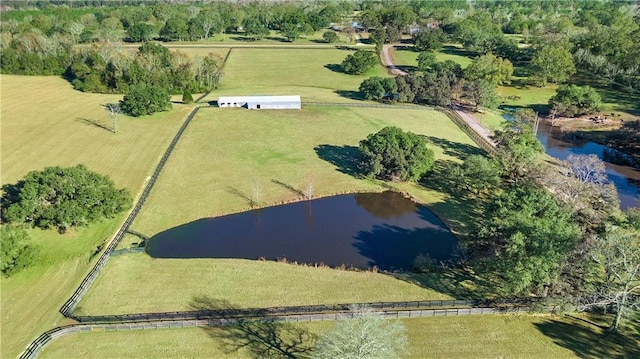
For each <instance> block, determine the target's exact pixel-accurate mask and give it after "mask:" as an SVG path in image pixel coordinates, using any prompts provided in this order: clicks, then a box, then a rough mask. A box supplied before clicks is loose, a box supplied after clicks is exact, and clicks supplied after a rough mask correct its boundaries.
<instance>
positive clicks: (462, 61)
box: [391, 45, 473, 70]
mask: <svg viewBox="0 0 640 359" xmlns="http://www.w3.org/2000/svg"><path fill="white" fill-rule="evenodd" d="M457 50H458V48H457V47H454V46H446V47H445V48H444V49H443V50H441V51H436V52H435V55H436V60H437V61H439V62H442V61H446V60H452V61H454V62H456V63H457V64H459V65H460V66H462V68H465V67H467V65H469V64H470V63H471V61H472V60H473V59H471V58H469V57H466V56H463V54H462V52H459V51H457ZM419 54H420V52H419V51H414V50H413V47H412V46H402V45H400V46H394V47H393V49H392V50H391V57H392V58H393V63H394V64H395V65H397V66H398V67H399V68H401V69H403V68H404V69H407V70H415V69H417V67H418V60H417V59H418V55H419Z"/></svg>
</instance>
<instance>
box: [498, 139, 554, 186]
mask: <svg viewBox="0 0 640 359" xmlns="http://www.w3.org/2000/svg"><path fill="white" fill-rule="evenodd" d="M494 140H495V141H496V151H495V152H494V153H493V158H494V159H495V161H496V164H497V165H498V169H499V170H500V175H501V176H502V177H503V178H505V179H507V180H508V181H510V182H518V181H520V180H523V179H526V178H527V177H528V176H529V174H530V173H531V172H532V171H533V169H534V168H535V165H536V162H537V159H538V156H539V155H540V154H541V153H543V152H544V147H543V146H542V144H541V143H540V141H538V139H537V138H536V136H535V134H534V133H533V130H531V129H527V128H513V127H507V128H506V129H503V130H499V131H496V133H495V135H494Z"/></svg>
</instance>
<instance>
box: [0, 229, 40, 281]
mask: <svg viewBox="0 0 640 359" xmlns="http://www.w3.org/2000/svg"><path fill="white" fill-rule="evenodd" d="M38 255H39V249H38V247H34V246H33V245H32V244H31V243H30V240H29V234H28V233H27V232H26V231H25V230H24V229H22V228H18V227H14V226H8V225H3V226H2V227H0V269H1V270H2V275H4V276H5V277H11V276H12V275H14V274H16V273H18V272H19V271H21V270H23V269H25V268H27V267H29V266H30V265H31V264H33V263H34V262H35V261H36V259H37V258H38Z"/></svg>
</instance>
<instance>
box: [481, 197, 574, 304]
mask: <svg viewBox="0 0 640 359" xmlns="http://www.w3.org/2000/svg"><path fill="white" fill-rule="evenodd" d="M483 217H484V218H485V220H484V223H482V224H481V227H480V231H479V235H478V242H477V243H478V245H479V246H480V247H481V248H482V250H484V251H486V252H488V253H490V254H491V255H490V256H489V257H488V258H487V259H486V260H485V265H486V266H487V267H488V268H489V269H491V270H493V271H494V273H495V274H496V276H497V277H499V278H500V280H501V282H502V283H501V285H500V287H501V288H503V289H504V291H505V293H504V294H506V295H519V294H522V293H523V292H526V291H529V290H533V291H537V292H541V291H542V289H543V288H544V286H548V285H551V284H553V282H554V281H555V278H556V276H557V275H558V273H559V269H560V265H561V263H562V262H563V260H564V259H565V257H566V256H567V255H568V254H569V253H570V252H571V251H572V250H573V248H574V247H575V245H576V243H577V242H578V239H579V238H580V236H581V230H580V227H579V226H578V225H576V224H575V223H573V221H572V218H571V212H570V211H568V210H566V209H564V208H563V207H561V206H560V205H559V204H558V203H557V202H556V201H555V199H554V198H553V197H552V196H551V195H550V194H549V193H548V192H547V191H546V190H545V189H540V188H537V187H533V186H530V185H525V186H515V187H512V188H509V189H507V190H506V191H504V192H503V193H501V194H500V195H498V196H496V197H495V198H494V199H493V200H492V201H491V202H490V203H489V205H488V206H487V208H486V210H485V214H484V216H483Z"/></svg>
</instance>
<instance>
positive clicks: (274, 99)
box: [218, 95, 302, 110]
mask: <svg viewBox="0 0 640 359" xmlns="http://www.w3.org/2000/svg"><path fill="white" fill-rule="evenodd" d="M218 107H244V108H248V109H251V110H264V109H271V110H299V109H301V108H302V101H301V100H300V96H299V95H295V96H220V97H219V98H218Z"/></svg>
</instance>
